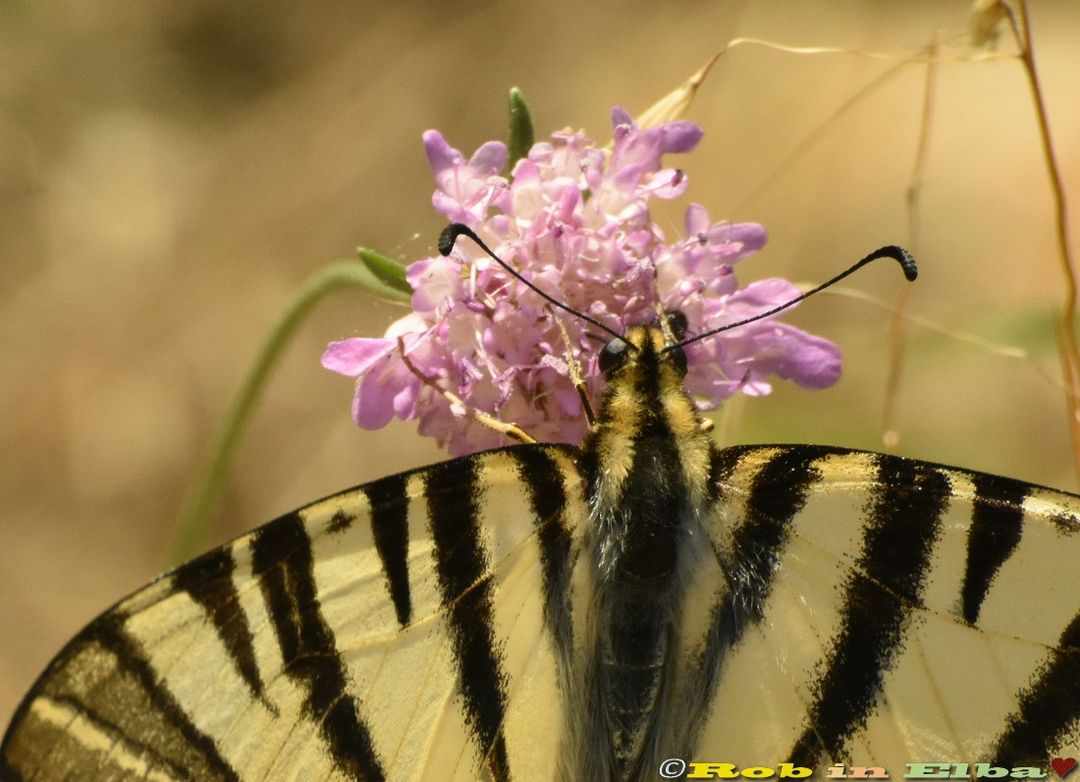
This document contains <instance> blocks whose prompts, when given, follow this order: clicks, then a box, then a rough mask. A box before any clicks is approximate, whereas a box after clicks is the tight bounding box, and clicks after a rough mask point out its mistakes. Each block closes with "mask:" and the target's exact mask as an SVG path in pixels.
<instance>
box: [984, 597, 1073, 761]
mask: <svg viewBox="0 0 1080 782" xmlns="http://www.w3.org/2000/svg"><path fill="white" fill-rule="evenodd" d="M1078 727H1080V614H1077V615H1076V616H1075V617H1074V618H1073V620H1072V621H1071V622H1070V623H1069V626H1068V627H1067V628H1065V632H1064V633H1062V635H1061V642H1060V644H1059V646H1058V648H1057V649H1055V650H1054V651H1053V653H1052V654H1051V657H1050V659H1049V660H1048V661H1047V662H1046V663H1044V664H1043V666H1042V667H1041V668H1040V670H1039V671H1038V672H1037V673H1036V675H1035V677H1034V678H1033V681H1032V683H1031V685H1030V686H1029V687H1027V688H1026V689H1024V690H1023V691H1022V692H1021V693H1020V696H1019V707H1018V709H1017V711H1016V712H1015V713H1014V714H1012V715H1011V716H1010V717H1009V718H1008V720H1007V724H1006V727H1005V730H1004V732H1003V733H1002V735H1001V736H1000V737H999V738H998V740H997V742H996V749H995V752H994V765H997V766H1006V767H1009V768H1012V767H1015V766H1020V765H1024V764H1025V763H1031V764H1033V765H1040V766H1041V765H1043V764H1045V763H1046V760H1047V758H1049V757H1050V754H1051V752H1052V751H1053V750H1054V749H1055V748H1056V745H1058V744H1059V743H1061V740H1062V739H1064V738H1065V737H1067V736H1069V735H1070V734H1073V735H1075V733H1076V732H1077V731H1078Z"/></svg>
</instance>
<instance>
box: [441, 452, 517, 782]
mask: <svg viewBox="0 0 1080 782" xmlns="http://www.w3.org/2000/svg"><path fill="white" fill-rule="evenodd" d="M479 466H480V462H479V460H478V459H476V458H466V459H455V460H453V461H449V462H443V463H442V464H437V465H435V466H433V467H431V468H430V470H429V471H428V472H427V474H426V475H425V479H426V491H425V494H426V496H427V499H428V518H429V519H430V524H431V536H432V542H433V543H434V556H435V570H436V573H437V575H438V580H439V589H440V592H441V594H442V604H443V608H444V609H445V610H446V614H447V622H448V624H449V629H450V636H451V640H452V643H453V647H454V660H455V662H456V664H457V667H458V686H459V687H460V688H461V695H462V698H463V699H464V701H465V713H466V723H467V724H468V726H469V728H470V730H471V731H472V733H473V737H474V739H475V740H476V742H477V744H478V745H479V747H480V749H481V752H480V754H481V757H484V758H486V761H487V765H488V768H489V771H490V772H491V775H492V776H493V777H494V778H495V779H496V780H497V782H503V781H504V780H509V779H510V761H509V759H508V757H507V752H506V739H505V737H504V735H503V732H502V724H503V717H504V715H505V713H506V692H507V677H506V674H505V673H504V672H503V670H502V658H501V650H500V649H499V648H498V647H497V646H496V643H495V631H494V621H495V618H494V609H493V606H492V598H493V593H494V590H493V587H492V582H491V578H490V560H489V557H488V553H487V551H486V550H485V548H484V543H483V540H482V539H481V536H480V502H481V497H480V483H479V476H478V474H477V473H478V468H479Z"/></svg>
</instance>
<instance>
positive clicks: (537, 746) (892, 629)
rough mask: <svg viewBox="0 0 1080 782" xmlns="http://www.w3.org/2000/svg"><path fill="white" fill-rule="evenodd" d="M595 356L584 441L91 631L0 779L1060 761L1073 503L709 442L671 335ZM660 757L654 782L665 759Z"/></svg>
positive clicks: (264, 537) (313, 524)
mask: <svg viewBox="0 0 1080 782" xmlns="http://www.w3.org/2000/svg"><path fill="white" fill-rule="evenodd" d="M660 325H662V324H658V325H654V326H640V327H635V328H633V329H631V330H630V331H629V332H628V333H627V334H625V335H624V336H623V337H622V338H621V339H619V340H613V341H612V342H611V343H609V344H608V346H607V347H606V348H605V349H604V351H603V353H602V356H601V365H602V368H603V371H604V373H605V375H606V377H607V379H608V389H607V392H606V395H605V397H604V399H603V403H602V406H601V407H600V409H599V411H598V415H597V418H596V421H595V424H594V426H593V427H592V430H591V433H590V434H589V436H588V438H587V439H586V440H585V442H584V443H583V444H582V445H581V447H571V446H564V445H544V444H522V445H516V446H511V447H508V448H501V449H498V450H493V451H487V452H483V453H478V454H474V455H470V456H465V457H462V458H457V459H453V460H451V461H447V462H443V463H441V464H435V465H432V466H429V467H425V468H421V469H417V470H413V471H411V472H406V473H402V474H399V475H391V476H388V477H386V478H382V479H380V480H377V481H374V482H372V483H368V484H365V485H362V486H358V487H356V488H353V489H349V490H346V491H343V492H341V493H339V494H335V495H333V496H330V497H327V498H325V499H323V500H320V501H318V502H314V503H312V504H310V505H308V506H306V507H303V508H301V509H299V510H297V511H294V512H292V513H289V514H286V515H284V516H282V517H280V518H278V519H276V520H274V521H272V522H270V523H269V524H266V525H264V526H262V527H260V528H258V529H256V530H255V531H253V532H251V533H250V534H248V535H245V536H243V537H241V538H239V539H237V540H235V541H234V542H232V543H231V544H228V545H226V546H223V547H221V548H219V549H217V550H214V551H211V552H209V553H207V554H205V555H204V556H201V557H199V558H198V559H195V560H194V561H192V562H189V563H187V564H185V565H183V566H181V567H180V568H178V569H176V570H175V571H173V572H171V573H168V574H166V575H164V576H162V577H161V578H159V579H158V580H156V581H155V582H153V583H151V584H150V585H149V586H147V587H145V588H143V589H141V590H139V591H138V592H136V593H135V594H133V595H131V596H130V597H128V598H126V599H124V600H122V601H121V602H119V603H118V604H117V605H116V606H114V607H113V608H112V609H110V610H109V611H107V612H106V613H104V614H102V615H101V616H100V617H98V618H97V619H96V620H94V621H93V622H92V623H91V624H90V625H89V626H88V627H86V628H85V629H84V630H83V631H82V632H80V633H79V634H78V635H77V636H76V637H75V638H74V639H72V640H71V642H70V643H68V645H67V646H66V647H65V648H64V649H63V650H62V651H61V652H60V654H59V655H58V656H57V657H56V658H55V659H54V660H53V662H52V663H51V664H50V665H49V667H48V669H47V670H46V671H45V672H44V673H43V674H42V675H41V677H40V678H39V679H38V681H37V683H36V684H35V685H34V686H33V688H32V690H31V691H30V692H29V694H28V695H27V696H26V698H25V699H24V700H23V702H22V704H21V706H20V707H19V709H18V711H17V713H16V715H15V717H14V720H13V722H12V724H11V726H10V727H9V729H8V731H7V734H6V736H5V737H4V740H3V745H2V752H0V772H2V773H0V776H2V778H3V779H4V780H13V781H20V782H31V780H32V781H33V782H46V781H47V780H92V779H93V780H97V779H100V780H105V779H108V780H127V779H139V780H156V781H164V780H182V779H183V780H189V779H194V780H239V781H242V782H249V781H251V780H286V779H290V780H291V779H296V780H353V781H357V780H383V779H386V780H427V779H430V780H436V779H437V780H475V779H490V780H499V781H500V782H501V781H504V780H526V781H527V780H652V779H656V778H658V770H659V769H660V764H661V763H662V761H664V760H665V759H668V758H676V759H684V760H695V759H696V760H701V761H716V762H729V763H733V764H737V765H738V766H740V767H747V766H771V767H776V766H777V765H778V764H779V763H782V762H785V761H790V762H792V763H795V764H799V765H801V766H810V767H823V766H825V765H827V764H830V763H834V762H841V761H846V762H851V763H856V764H859V765H864V766H882V767H885V768H888V769H890V770H891V771H892V772H893V774H894V776H901V775H902V773H903V768H904V766H903V764H904V763H906V762H908V761H912V760H918V761H929V762H945V761H957V762H976V761H989V762H993V763H994V764H995V765H997V766H1003V767H1007V768H1011V767H1015V766H1021V765H1034V766H1037V767H1040V768H1044V769H1045V768H1046V767H1047V765H1048V762H1049V759H1050V758H1051V757H1053V756H1055V755H1060V756H1065V757H1067V756H1069V755H1077V754H1078V753H1080V590H1078V589H1077V587H1076V578H1075V575H1074V573H1075V570H1074V568H1076V567H1077V563H1078V562H1080V496H1076V495H1071V494H1066V493H1063V492H1059V491H1054V490H1052V489H1048V488H1043V487H1040V486H1034V485H1031V484H1027V483H1022V482H1020V481H1016V480H1011V479H1008V478H1001V477H995V476H991V475H985V474H981V473H975V472H970V471H966V470H960V469H954V468H951V467H944V466H941V465H937V464H930V463H927V462H921V461H916V460H912V459H905V458H899V457H896V456H888V455H883V454H877V453H869V452H863V451H853V450H847V449H842V448H831V447H826V446H818V445H756V446H735V447H728V448H723V449H720V448H718V447H717V446H716V445H714V443H713V442H712V440H711V439H710V437H709V435H708V434H707V433H706V430H707V427H706V426H705V425H704V422H703V419H701V418H700V417H699V415H698V413H697V411H696V409H695V407H694V404H693V402H692V401H691V399H690V397H689V396H688V395H687V394H686V392H685V391H684V390H683V388H682V377H683V375H684V373H685V359H684V357H683V353H682V351H681V349H680V348H679V347H678V345H677V344H674V343H673V342H672V336H674V337H675V339H676V340H678V339H681V338H682V335H681V334H679V333H678V332H679V330H680V323H679V319H678V318H677V317H672V318H671V319H670V320H669V322H668V324H667V326H668V327H667V328H661V327H660ZM667 768H668V769H670V768H672V767H671V766H667Z"/></svg>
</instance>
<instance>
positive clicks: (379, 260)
mask: <svg viewBox="0 0 1080 782" xmlns="http://www.w3.org/2000/svg"><path fill="white" fill-rule="evenodd" d="M356 254H357V255H358V256H360V263H362V264H364V266H365V267H367V270H368V271H369V272H371V273H372V274H373V275H375V278H376V279H377V280H378V281H379V282H381V283H382V284H383V285H384V286H386V287H387V288H389V289H391V290H392V291H396V292H398V293H404V294H408V295H407V296H405V298H404V299H403V300H404V301H409V299H410V297H411V296H412V292H413V291H412V288H411V287H410V286H409V283H408V281H407V280H406V279H405V267H404V266H402V265H401V264H400V263H398V262H397V261H394V260H391V259H390V258H387V257H386V256H385V255H383V254H382V253H379V252H376V251H375V250H372V249H371V248H370V247H357V248H356ZM380 295H382V294H380ZM395 298H399V297H395Z"/></svg>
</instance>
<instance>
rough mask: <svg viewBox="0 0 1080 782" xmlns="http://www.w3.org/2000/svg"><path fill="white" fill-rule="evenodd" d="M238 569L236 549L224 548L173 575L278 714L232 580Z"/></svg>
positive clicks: (246, 678) (256, 690)
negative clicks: (267, 695)
mask: <svg viewBox="0 0 1080 782" xmlns="http://www.w3.org/2000/svg"><path fill="white" fill-rule="evenodd" d="M234 570H236V562H235V560H234V559H233V556H232V550H231V549H230V547H228V546H223V547H222V548H219V549H217V550H215V551H211V552H210V553H208V554H204V555H203V556H201V557H198V558H197V559H193V560H192V561H191V562H188V563H187V564H185V565H182V566H181V567H179V568H178V569H177V570H176V572H175V573H174V574H173V584H174V586H176V588H177V589H180V590H183V591H185V592H187V594H188V595H189V596H190V597H191V599H192V600H194V601H195V602H196V603H198V604H199V605H200V606H202V608H203V610H204V611H206V614H207V616H208V617H209V618H210V621H211V622H212V623H213V625H214V629H215V630H216V631H217V634H218V638H220V639H221V643H222V644H223V645H224V646H225V650H226V652H227V653H228V655H229V659H231V660H232V662H233V666H234V667H235V668H236V671H237V673H239V674H240V677H241V678H242V679H243V680H244V682H245V683H246V684H247V686H248V689H249V690H250V691H251V695H252V697H253V698H256V699H258V700H260V701H261V702H262V703H263V705H265V706H266V707H267V709H269V710H270V711H271V712H273V713H274V714H277V708H276V707H275V706H273V705H272V704H271V703H270V702H269V701H267V699H266V697H265V695H264V692H263V689H264V687H263V681H262V676H261V675H260V673H259V666H258V665H257V664H256V662H255V646H254V641H253V639H252V636H251V627H250V626H249V625H248V617H247V613H246V612H245V611H244V610H243V608H242V607H241V606H240V596H239V594H238V593H237V591H236V586H235V584H234V583H233V579H232V576H233V571H234Z"/></svg>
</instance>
